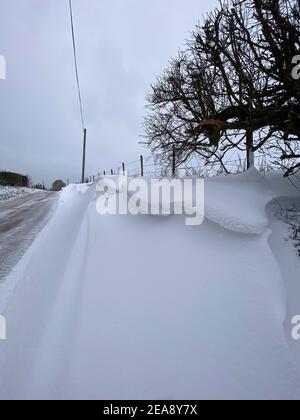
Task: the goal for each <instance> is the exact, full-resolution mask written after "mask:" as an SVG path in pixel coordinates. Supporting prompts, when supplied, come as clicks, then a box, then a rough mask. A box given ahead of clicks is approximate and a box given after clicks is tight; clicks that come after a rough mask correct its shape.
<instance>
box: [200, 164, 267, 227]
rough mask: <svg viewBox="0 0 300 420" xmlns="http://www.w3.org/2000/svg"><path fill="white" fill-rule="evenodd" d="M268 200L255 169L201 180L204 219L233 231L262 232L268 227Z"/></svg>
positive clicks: (262, 183) (265, 186) (263, 185)
mask: <svg viewBox="0 0 300 420" xmlns="http://www.w3.org/2000/svg"><path fill="white" fill-rule="evenodd" d="M271 199H272V194H271V191H270V189H269V188H268V185H266V182H265V181H264V179H263V177H262V175H261V174H260V173H259V172H258V171H257V170H256V169H253V170H251V171H248V172H246V173H243V174H238V175H231V176H221V177H217V178H210V179H208V180H206V181H205V217H207V218H208V219H209V220H211V221H212V222H214V223H217V224H218V225H220V226H222V227H223V228H225V229H229V230H232V231H234V232H239V233H245V234H261V233H263V232H264V230H265V229H266V227H267V225H268V218H267V215H266V205H267V203H268V202H269V201H270V200H271Z"/></svg>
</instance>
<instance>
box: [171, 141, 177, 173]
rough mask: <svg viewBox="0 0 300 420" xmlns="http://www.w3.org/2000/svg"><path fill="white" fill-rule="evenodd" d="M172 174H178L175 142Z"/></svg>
mask: <svg viewBox="0 0 300 420" xmlns="http://www.w3.org/2000/svg"><path fill="white" fill-rule="evenodd" d="M172 176H173V178H175V176H176V147H175V144H173V163H172Z"/></svg>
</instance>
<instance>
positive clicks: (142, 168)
mask: <svg viewBox="0 0 300 420" xmlns="http://www.w3.org/2000/svg"><path fill="white" fill-rule="evenodd" d="M141 176H144V158H143V156H142V155H141Z"/></svg>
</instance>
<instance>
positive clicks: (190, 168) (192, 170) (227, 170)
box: [68, 155, 276, 184]
mask: <svg viewBox="0 0 300 420" xmlns="http://www.w3.org/2000/svg"><path fill="white" fill-rule="evenodd" d="M255 167H256V169H257V170H259V171H260V172H264V173H265V172H269V171H274V170H275V169H276V168H275V167H274V166H273V165H272V164H271V163H270V162H268V161H267V159H266V158H265V157H264V156H259V157H257V158H256V162H255ZM246 170H247V159H246V158H245V159H242V158H238V159H231V160H227V161H220V160H217V159H216V160H212V161H211V162H204V161H203V160H201V159H199V160H198V161H197V160H195V159H193V160H191V161H190V162H188V163H186V164H184V165H180V166H179V167H176V170H175V173H173V169H172V168H170V167H166V166H164V165H162V164H161V163H159V162H156V161H155V160H154V158H153V156H152V155H148V156H146V157H143V156H141V157H140V159H137V160H135V161H131V162H122V163H120V165H118V166H116V167H114V168H111V169H104V170H102V171H99V172H98V173H96V174H93V175H90V176H88V177H86V180H85V182H86V183H91V182H95V181H96V180H97V179H99V178H101V177H104V176H115V175H120V174H123V173H124V172H126V174H127V175H128V176H129V177H140V176H144V177H148V178H163V177H172V176H176V177H192V176H198V177H202V178H212V177H216V176H220V175H226V174H227V175H229V174H239V173H243V172H245V171H246ZM69 183H70V182H69V181H68V184H69ZM73 183H78V184H79V183H81V181H76V182H73Z"/></svg>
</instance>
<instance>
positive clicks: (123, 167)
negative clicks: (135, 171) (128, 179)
mask: <svg viewBox="0 0 300 420" xmlns="http://www.w3.org/2000/svg"><path fill="white" fill-rule="evenodd" d="M122 169H123V175H125V163H124V162H123V163H122Z"/></svg>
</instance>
